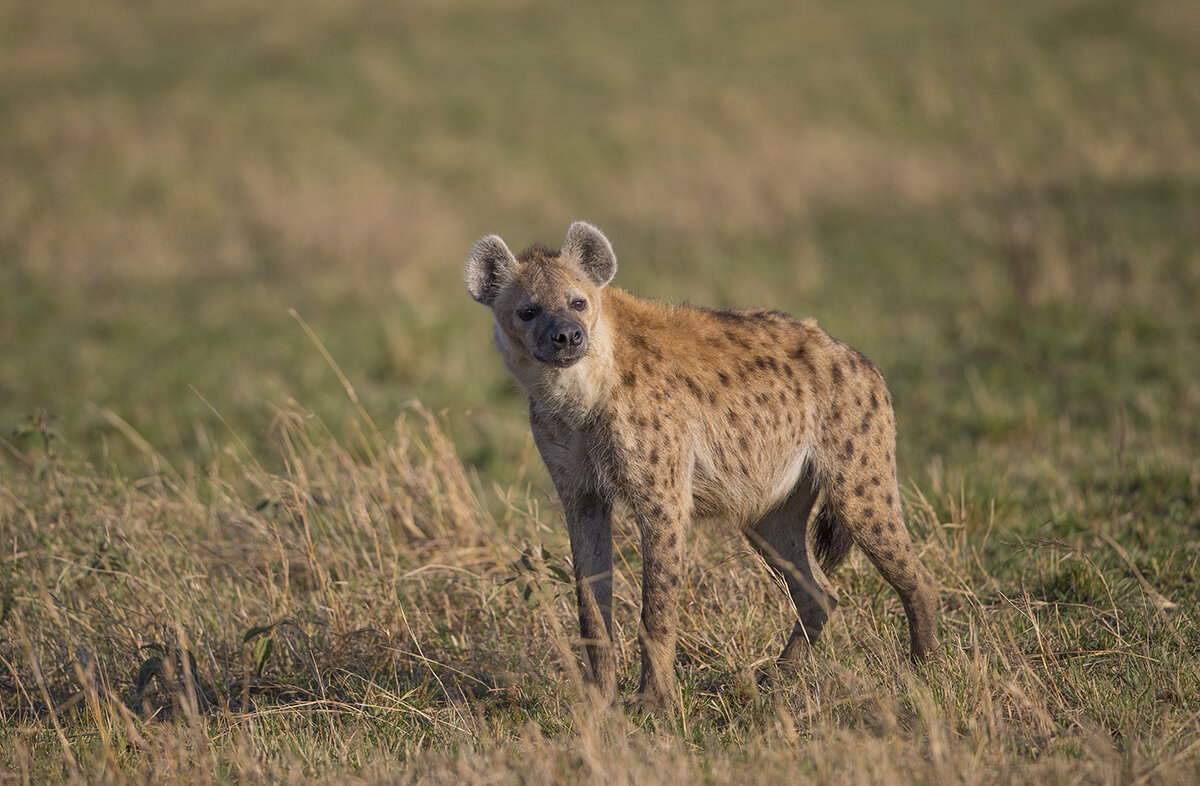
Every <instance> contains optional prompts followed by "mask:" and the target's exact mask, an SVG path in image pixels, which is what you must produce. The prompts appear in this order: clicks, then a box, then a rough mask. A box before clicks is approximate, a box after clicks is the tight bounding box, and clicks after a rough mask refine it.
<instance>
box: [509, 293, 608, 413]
mask: <svg viewBox="0 0 1200 786" xmlns="http://www.w3.org/2000/svg"><path fill="white" fill-rule="evenodd" d="M612 327H613V326H612V322H611V317H609V316H608V315H606V314H601V316H600V319H599V320H598V321H597V323H596V327H595V328H594V329H593V330H592V332H591V334H590V335H589V336H588V353H587V355H586V356H585V357H584V358H583V359H582V360H580V361H579V362H578V363H576V364H575V365H573V366H570V367H569V368H556V367H554V366H551V365H547V364H546V363H539V362H538V361H536V360H534V359H533V358H531V357H529V356H528V355H527V354H526V353H524V352H521V351H519V350H517V349H516V348H515V347H513V346H512V345H510V344H509V342H508V340H507V339H506V338H505V337H504V333H503V331H501V330H500V328H499V326H497V327H496V344H497V346H498V347H499V349H500V355H501V356H502V357H503V358H504V365H505V366H507V367H508V370H509V372H510V373H511V374H512V375H513V377H515V378H516V380H517V382H518V383H520V385H521V388H522V389H523V390H524V391H525V394H526V395H527V396H529V398H530V399H532V400H533V401H535V402H537V403H538V404H540V405H541V406H542V407H543V408H544V409H545V410H547V411H548V412H549V413H552V414H554V415H555V416H557V417H559V418H561V419H563V420H564V421H566V422H567V423H569V424H571V425H572V426H573V427H575V428H581V429H582V428H585V427H587V426H589V425H590V424H594V423H596V422H597V421H598V420H603V419H604V416H605V413H606V411H607V409H608V407H609V406H610V405H611V403H612V394H611V380H612V379H613V376H614V373H615V372H614V364H615V359H614V357H613V341H612V335H613V331H612Z"/></svg>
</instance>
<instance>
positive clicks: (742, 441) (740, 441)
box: [738, 434, 750, 450]
mask: <svg viewBox="0 0 1200 786" xmlns="http://www.w3.org/2000/svg"><path fill="white" fill-rule="evenodd" d="M738 447H739V448H741V449H742V450H746V449H747V448H748V447H750V443H749V442H747V441H746V435H745V434H738Z"/></svg>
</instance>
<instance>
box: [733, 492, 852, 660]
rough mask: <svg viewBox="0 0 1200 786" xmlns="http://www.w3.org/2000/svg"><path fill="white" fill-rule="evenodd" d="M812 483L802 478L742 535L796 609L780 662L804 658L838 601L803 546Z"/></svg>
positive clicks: (812, 493)
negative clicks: (788, 494) (785, 588)
mask: <svg viewBox="0 0 1200 786" xmlns="http://www.w3.org/2000/svg"><path fill="white" fill-rule="evenodd" d="M816 495H817V492H816V489H815V487H814V486H813V485H812V483H811V482H809V481H808V480H807V479H802V480H801V481H800V483H799V485H798V486H797V487H796V489H795V490H794V491H793V492H792V495H791V496H790V497H788V498H787V499H786V500H785V501H784V502H783V503H781V504H780V505H779V507H777V508H775V509H774V510H772V511H771V512H770V513H768V514H767V515H766V516H764V517H763V518H762V519H760V520H758V521H756V522H754V523H753V524H751V525H750V526H748V527H746V528H745V530H744V531H745V534H746V539H747V540H749V541H750V545H751V546H753V547H754V549H755V551H757V552H758V553H759V555H760V556H761V557H762V558H763V560H764V561H765V562H766V563H767V565H768V566H769V567H770V568H771V570H772V572H773V573H775V574H776V576H777V577H778V578H780V579H781V580H782V581H783V582H784V585H785V586H786V587H787V591H788V594H789V595H790V596H791V599H792V605H793V606H794V607H795V609H796V618H797V619H796V623H795V625H794V626H793V627H792V633H791V636H790V637H789V638H788V641H787V644H785V645H784V647H783V652H782V653H781V654H780V656H779V664H780V665H781V666H784V667H786V666H793V665H795V664H798V663H800V662H801V661H803V660H804V659H805V658H806V657H807V656H808V652H809V648H810V647H811V646H812V644H814V643H815V642H816V641H817V638H818V637H819V636H820V635H821V630H822V629H823V628H824V627H825V623H826V622H827V621H828V620H829V615H830V614H832V613H833V610H834V609H835V608H836V607H837V604H838V600H837V593H836V592H834V590H833V588H832V586H830V584H829V580H828V579H827V578H826V577H825V574H824V573H823V572H822V570H821V567H820V565H818V564H817V563H816V561H815V560H814V559H813V555H812V554H811V552H810V550H809V548H808V542H807V526H808V516H809V513H810V512H811V511H812V506H813V502H814V500H815V499H816Z"/></svg>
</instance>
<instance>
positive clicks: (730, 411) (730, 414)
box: [725, 407, 738, 426]
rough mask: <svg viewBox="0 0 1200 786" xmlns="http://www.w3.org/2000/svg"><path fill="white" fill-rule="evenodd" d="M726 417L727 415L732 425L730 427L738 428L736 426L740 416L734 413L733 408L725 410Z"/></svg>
mask: <svg viewBox="0 0 1200 786" xmlns="http://www.w3.org/2000/svg"><path fill="white" fill-rule="evenodd" d="M725 415H726V418H727V419H728V420H729V424H730V425H732V426H736V425H737V422H738V415H737V413H736V412H734V411H733V408H732V407H726V408H725Z"/></svg>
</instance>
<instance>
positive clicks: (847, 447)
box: [842, 439, 854, 458]
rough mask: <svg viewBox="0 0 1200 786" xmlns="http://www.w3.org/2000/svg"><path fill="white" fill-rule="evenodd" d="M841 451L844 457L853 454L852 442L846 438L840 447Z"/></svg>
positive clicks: (849, 456)
mask: <svg viewBox="0 0 1200 786" xmlns="http://www.w3.org/2000/svg"><path fill="white" fill-rule="evenodd" d="M842 452H843V453H844V454H845V456H846V458H851V457H852V456H853V455H854V442H853V441H852V440H849V439H848V440H846V444H845V446H844V447H843V448H842Z"/></svg>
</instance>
